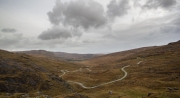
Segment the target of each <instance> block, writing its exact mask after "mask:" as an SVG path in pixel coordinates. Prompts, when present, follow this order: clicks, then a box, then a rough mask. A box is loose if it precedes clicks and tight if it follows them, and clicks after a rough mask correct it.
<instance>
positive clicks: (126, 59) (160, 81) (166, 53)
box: [66, 41, 180, 98]
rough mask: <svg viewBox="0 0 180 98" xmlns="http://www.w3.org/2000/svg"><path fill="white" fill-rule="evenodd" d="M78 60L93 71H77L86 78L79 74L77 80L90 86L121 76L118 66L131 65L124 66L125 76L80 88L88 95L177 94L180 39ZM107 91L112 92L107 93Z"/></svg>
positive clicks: (150, 97)
mask: <svg viewBox="0 0 180 98" xmlns="http://www.w3.org/2000/svg"><path fill="white" fill-rule="evenodd" d="M81 63H82V64H84V65H86V66H89V68H90V69H91V70H92V72H88V73H84V74H77V75H78V76H84V77H88V78H79V79H78V80H79V81H78V80H76V81H78V82H80V83H83V84H84V85H90V86H91V85H97V84H100V83H105V82H108V81H112V80H116V79H118V77H122V74H123V73H121V72H119V71H118V70H120V69H121V68H122V67H123V66H127V65H130V67H128V68H126V71H127V73H128V75H127V77H126V78H125V79H124V80H122V81H120V82H116V83H113V84H110V85H105V86H101V87H98V88H95V89H91V90H89V91H82V90H81V91H82V92H83V94H85V95H88V96H90V97H94V96H95V97H96V98H104V97H109V98H118V97H122V98H141V97H142V98H179V97H180V41H178V42H173V43H169V44H168V45H164V46H158V47H149V48H146V49H145V50H143V48H139V49H134V50H129V51H123V52H118V53H113V54H108V55H104V56H101V57H97V58H95V59H91V60H87V61H83V62H81ZM93 70H95V71H96V72H94V71H93ZM66 77H67V79H70V77H71V78H73V77H72V76H66ZM102 80H103V81H102ZM88 81H91V82H88ZM95 91H98V93H97V92H95ZM109 91H112V92H113V94H112V95H111V94H108V92H109Z"/></svg>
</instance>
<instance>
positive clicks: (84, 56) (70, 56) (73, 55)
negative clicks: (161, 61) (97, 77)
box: [17, 50, 104, 61]
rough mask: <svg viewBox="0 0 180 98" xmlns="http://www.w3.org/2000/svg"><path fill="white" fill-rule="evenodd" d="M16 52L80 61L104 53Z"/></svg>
mask: <svg viewBox="0 0 180 98" xmlns="http://www.w3.org/2000/svg"><path fill="white" fill-rule="evenodd" d="M17 53H25V54H28V55H33V56H39V57H41V56H46V57H50V58H56V59H57V58H58V59H61V60H67V61H82V60H88V59H92V58H94V57H98V56H102V55H104V54H78V53H65V52H51V51H46V50H31V51H17Z"/></svg>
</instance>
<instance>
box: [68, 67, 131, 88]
mask: <svg viewBox="0 0 180 98" xmlns="http://www.w3.org/2000/svg"><path fill="white" fill-rule="evenodd" d="M129 66H130V65H127V66H124V67H123V68H121V70H122V71H123V72H124V76H123V77H122V78H120V79H117V80H113V81H110V82H106V83H102V84H99V85H96V86H91V87H87V86H84V84H82V83H80V82H74V81H68V82H72V83H75V84H78V85H80V86H81V87H82V88H85V89H93V88H96V87H99V86H103V85H107V84H111V83H114V82H118V81H121V80H123V79H124V78H126V76H127V74H128V73H127V72H126V71H125V70H124V68H126V67H129Z"/></svg>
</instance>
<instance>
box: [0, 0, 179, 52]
mask: <svg viewBox="0 0 180 98" xmlns="http://www.w3.org/2000/svg"><path fill="white" fill-rule="evenodd" d="M178 40H180V0H0V49H4V50H8V51H24V50H47V51H59V52H69V53H112V52H118V51H124V50H129V49H134V48H139V47H146V46H159V45H165V44H168V43H169V42H175V41H178Z"/></svg>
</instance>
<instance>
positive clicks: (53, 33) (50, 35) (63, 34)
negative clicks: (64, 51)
mask: <svg viewBox="0 0 180 98" xmlns="http://www.w3.org/2000/svg"><path fill="white" fill-rule="evenodd" d="M81 34H82V33H81V32H80V31H78V30H76V29H71V30H69V29H65V28H61V27H52V28H51V29H48V30H46V31H44V32H42V33H41V34H40V35H39V36H38V38H39V39H41V40H51V39H68V38H71V37H75V36H81Z"/></svg>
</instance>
